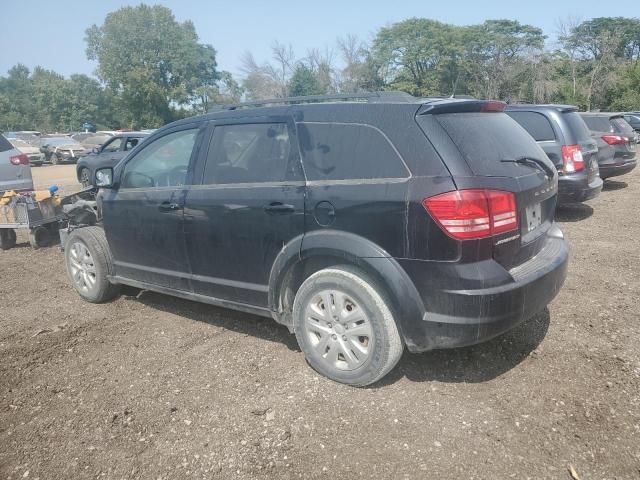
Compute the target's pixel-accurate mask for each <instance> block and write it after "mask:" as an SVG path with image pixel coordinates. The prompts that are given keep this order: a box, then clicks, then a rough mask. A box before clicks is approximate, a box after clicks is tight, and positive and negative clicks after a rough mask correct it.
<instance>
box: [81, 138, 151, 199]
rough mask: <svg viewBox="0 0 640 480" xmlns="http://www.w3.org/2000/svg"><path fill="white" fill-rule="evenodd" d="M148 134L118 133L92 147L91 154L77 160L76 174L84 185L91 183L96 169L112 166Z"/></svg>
mask: <svg viewBox="0 0 640 480" xmlns="http://www.w3.org/2000/svg"><path fill="white" fill-rule="evenodd" d="M148 135H149V134H148V133H144V132H128V133H119V134H117V135H114V136H113V137H111V138H110V139H109V140H107V142H106V143H105V144H104V145H102V146H101V147H94V149H93V151H92V152H91V154H89V155H87V156H85V157H83V158H81V159H80V160H78V164H77V166H76V174H77V176H78V181H79V182H80V183H82V185H83V186H84V187H88V186H89V185H91V184H93V177H94V174H95V171H96V169H98V168H102V167H114V166H115V165H116V164H117V163H118V162H119V161H120V160H121V159H122V158H123V157H124V156H125V155H126V154H127V153H129V152H130V151H131V150H132V149H134V148H135V147H136V146H137V145H138V143H140V142H141V141H142V140H143V139H144V138H145V137H147V136H148Z"/></svg>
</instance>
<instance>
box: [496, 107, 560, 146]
mask: <svg viewBox="0 0 640 480" xmlns="http://www.w3.org/2000/svg"><path fill="white" fill-rule="evenodd" d="M507 115H509V116H510V117H511V118H513V119H514V120H515V121H516V122H518V123H519V124H520V125H521V126H522V127H523V128H524V129H525V130H526V131H527V132H529V135H531V136H532V137H533V138H534V139H535V140H536V141H537V142H546V141H550V140H555V139H556V134H555V133H554V131H553V127H552V126H551V122H549V120H548V119H547V117H545V116H544V115H542V114H541V113H536V112H507Z"/></svg>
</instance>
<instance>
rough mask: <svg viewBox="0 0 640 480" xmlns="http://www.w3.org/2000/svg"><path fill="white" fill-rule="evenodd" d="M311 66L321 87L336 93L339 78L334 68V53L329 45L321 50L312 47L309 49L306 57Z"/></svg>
mask: <svg viewBox="0 0 640 480" xmlns="http://www.w3.org/2000/svg"><path fill="white" fill-rule="evenodd" d="M306 60H307V62H308V64H309V68H310V69H311V71H312V72H313V73H314V75H315V77H316V79H317V81H318V84H319V85H320V88H321V89H322V90H323V91H324V93H335V92H336V91H338V85H337V84H338V79H337V78H336V76H337V75H336V70H335V68H334V53H333V50H331V49H329V48H328V47H325V48H324V51H321V50H320V49H318V48H312V49H310V50H308V51H307V58H306Z"/></svg>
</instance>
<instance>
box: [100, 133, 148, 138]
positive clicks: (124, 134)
mask: <svg viewBox="0 0 640 480" xmlns="http://www.w3.org/2000/svg"><path fill="white" fill-rule="evenodd" d="M100 135H104V136H107V135H106V134H100ZM96 136H98V134H96ZM109 136H110V137H112V138H118V137H136V138H138V137H148V136H149V133H148V132H121V133H116V134H115V135H109Z"/></svg>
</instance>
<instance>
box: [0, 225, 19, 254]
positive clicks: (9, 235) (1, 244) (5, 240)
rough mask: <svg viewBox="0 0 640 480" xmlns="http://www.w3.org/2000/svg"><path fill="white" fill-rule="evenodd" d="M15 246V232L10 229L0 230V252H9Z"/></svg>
mask: <svg viewBox="0 0 640 480" xmlns="http://www.w3.org/2000/svg"><path fill="white" fill-rule="evenodd" d="M15 246H16V231H15V230H13V229H11V228H0V250H9V249H10V248H13V247H15Z"/></svg>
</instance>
